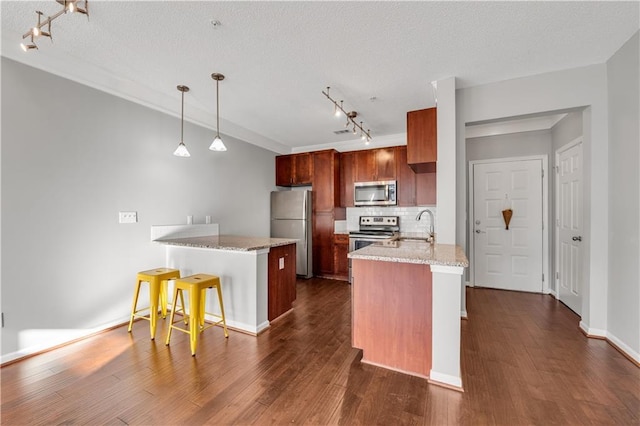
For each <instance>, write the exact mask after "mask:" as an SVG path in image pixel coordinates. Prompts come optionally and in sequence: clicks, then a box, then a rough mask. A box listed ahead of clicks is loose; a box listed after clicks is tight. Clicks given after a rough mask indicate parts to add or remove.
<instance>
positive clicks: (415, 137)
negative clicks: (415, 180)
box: [407, 108, 438, 172]
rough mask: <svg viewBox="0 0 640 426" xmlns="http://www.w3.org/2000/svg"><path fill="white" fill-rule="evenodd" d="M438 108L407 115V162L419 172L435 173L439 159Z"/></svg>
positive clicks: (410, 112)
mask: <svg viewBox="0 0 640 426" xmlns="http://www.w3.org/2000/svg"><path fill="white" fill-rule="evenodd" d="M437 148H438V135H437V110H436V108H428V109H421V110H418V111H409V112H408V113H407V160H408V163H409V164H410V165H411V166H412V168H413V169H414V170H415V171H417V172H433V171H435V169H434V168H433V167H434V166H435V162H436V160H437V157H438V155H437V154H438V151H437Z"/></svg>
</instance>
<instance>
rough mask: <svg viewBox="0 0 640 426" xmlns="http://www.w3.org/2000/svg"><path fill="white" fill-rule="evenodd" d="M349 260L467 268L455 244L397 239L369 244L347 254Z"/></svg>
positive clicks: (465, 260)
mask: <svg viewBox="0 0 640 426" xmlns="http://www.w3.org/2000/svg"><path fill="white" fill-rule="evenodd" d="M348 256H349V258H350V259H363V260H378V261H381V262H398V263H419V264H425V265H442V266H461V267H464V268H466V267H467V266H469V261H468V260H467V256H465V254H464V251H463V250H462V247H460V246H457V245H455V244H429V243H427V242H422V241H399V240H398V239H397V237H395V238H390V239H388V240H383V241H380V242H378V243H374V244H370V245H368V246H366V247H363V248H361V249H359V250H355V251H352V252H350V253H349V255H348Z"/></svg>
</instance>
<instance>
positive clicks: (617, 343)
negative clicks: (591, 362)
mask: <svg viewBox="0 0 640 426" xmlns="http://www.w3.org/2000/svg"><path fill="white" fill-rule="evenodd" d="M607 340H609V341H610V342H611V343H612V344H614V345H615V346H617V348H618V350H621V351H622V352H624V353H625V354H626V355H627V356H628V357H629V358H631V359H633V360H634V361H635V362H636V363H637V364H640V353H638V352H636V351H634V350H633V349H631V347H630V346H629V345H627V344H626V343H624V342H623V341H622V340H620V339H618V338H617V337H616V336H614V335H613V334H611V333H609V332H607Z"/></svg>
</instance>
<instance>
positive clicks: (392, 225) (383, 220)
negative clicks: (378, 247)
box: [349, 216, 400, 282]
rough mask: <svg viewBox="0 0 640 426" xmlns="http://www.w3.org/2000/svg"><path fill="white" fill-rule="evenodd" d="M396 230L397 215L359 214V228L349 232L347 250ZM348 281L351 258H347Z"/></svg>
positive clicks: (383, 237) (394, 232)
mask: <svg viewBox="0 0 640 426" xmlns="http://www.w3.org/2000/svg"><path fill="white" fill-rule="evenodd" d="M398 231H400V218H399V217H398V216H360V220H359V230H358V231H351V232H349V251H350V252H351V251H354V250H358V249H361V248H363V247H366V246H368V245H369V244H373V243H375V242H378V241H381V240H386V239H388V238H391V237H393V235H394V234H396V233H397V232H398ZM349 282H351V260H349Z"/></svg>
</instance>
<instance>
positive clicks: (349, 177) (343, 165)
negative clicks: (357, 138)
mask: <svg viewBox="0 0 640 426" xmlns="http://www.w3.org/2000/svg"><path fill="white" fill-rule="evenodd" d="M354 161H355V158H354V155H353V152H344V153H342V154H341V155H340V206H341V207H353V177H354V176H353V175H354Z"/></svg>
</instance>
